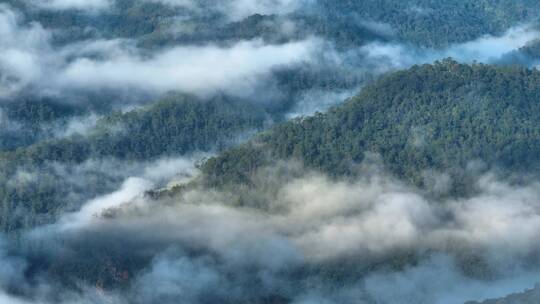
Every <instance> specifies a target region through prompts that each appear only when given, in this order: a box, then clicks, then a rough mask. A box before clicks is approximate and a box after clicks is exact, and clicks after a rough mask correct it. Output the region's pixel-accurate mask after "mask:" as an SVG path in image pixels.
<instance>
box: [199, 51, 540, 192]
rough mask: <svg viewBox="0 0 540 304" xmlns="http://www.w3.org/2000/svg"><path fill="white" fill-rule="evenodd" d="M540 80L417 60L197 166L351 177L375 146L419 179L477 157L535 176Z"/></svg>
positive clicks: (509, 71) (218, 179) (218, 173)
mask: <svg viewBox="0 0 540 304" xmlns="http://www.w3.org/2000/svg"><path fill="white" fill-rule="evenodd" d="M539 81H540V73H539V72H538V71H536V70H528V69H525V68H520V67H512V66H511V67H496V66H489V65H482V64H477V65H472V66H469V65H463V64H459V63H457V62H455V61H453V60H451V59H448V60H444V61H442V62H439V63H435V64H433V65H422V66H415V67H412V68H411V69H409V70H406V71H400V72H396V73H393V74H390V75H387V76H385V77H383V78H382V79H381V80H379V81H377V82H376V83H374V84H372V85H369V86H367V87H366V88H364V89H363V90H362V92H361V93H360V94H359V95H357V96H355V97H352V98H351V99H349V100H348V101H347V102H346V103H345V104H343V105H340V106H336V107H334V108H332V109H330V110H329V111H328V113H324V114H321V113H319V114H316V115H314V116H312V117H306V118H300V119H297V120H294V121H291V122H288V123H285V124H282V125H279V126H276V127H275V128H273V129H271V130H269V131H267V132H265V133H263V134H260V135H259V136H257V137H256V138H255V139H253V140H252V141H251V142H250V143H247V144H244V145H242V146H239V147H236V148H233V149H231V150H228V151H226V152H224V153H223V154H222V155H220V156H218V157H216V158H213V159H211V160H209V161H208V162H207V163H206V164H205V165H204V171H205V173H206V175H207V176H208V178H209V180H210V182H211V183H212V184H218V185H220V184H226V183H230V182H233V183H234V182H240V183H247V182H249V176H250V174H253V173H254V172H256V170H257V169H258V168H260V167H263V166H265V165H268V164H270V163H272V162H274V161H275V159H299V160H300V161H301V162H302V163H304V164H305V165H306V166H308V167H310V168H315V169H318V170H321V171H323V172H325V173H328V174H330V175H333V176H339V175H344V174H345V175H350V174H353V173H354V172H355V166H354V164H359V163H361V162H362V161H363V160H364V158H365V156H366V154H369V153H374V154H377V155H380V156H381V157H382V159H383V163H384V165H385V167H387V168H388V170H390V171H391V172H393V173H394V174H395V175H396V176H399V177H401V178H405V179H406V180H409V181H410V182H412V183H413V184H417V185H422V184H423V183H424V182H425V180H424V178H425V177H424V175H423V174H424V173H425V171H427V170H438V171H441V172H447V171H455V172H454V174H456V176H455V177H458V176H462V175H464V174H466V172H465V171H466V169H467V168H468V166H469V165H471V164H472V163H473V162H475V161H478V162H479V163H481V164H484V165H485V166H487V167H486V168H484V170H487V169H494V168H501V169H504V168H506V169H511V170H512V171H515V170H517V171H520V170H524V171H529V172H535V173H537V172H538V169H539V165H540V163H539V159H538V155H540V154H539V152H540V151H538V148H539V147H540V145H539V144H540V142H539V139H538V138H539V135H540V129H539V128H538V127H537V124H536V123H535V121H537V120H538V119H540V117H538V116H537V113H540V111H539V110H540V108H539V106H540V104H539V103H538V102H537V100H538V98H539V97H540V87H538V86H537V83H539ZM463 181H465V180H464V179H463V178H457V179H456V181H455V182H456V183H459V182H463ZM456 186H457V185H456Z"/></svg>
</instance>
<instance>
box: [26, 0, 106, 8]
mask: <svg viewBox="0 0 540 304" xmlns="http://www.w3.org/2000/svg"><path fill="white" fill-rule="evenodd" d="M112 3H113V1H112V0H34V5H36V6H37V7H39V8H42V9H49V10H70V9H75V10H99V9H104V8H108V7H110V6H111V5H112Z"/></svg>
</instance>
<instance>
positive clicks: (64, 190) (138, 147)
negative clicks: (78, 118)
mask: <svg viewBox="0 0 540 304" xmlns="http://www.w3.org/2000/svg"><path fill="white" fill-rule="evenodd" d="M38 111H39V109H38ZM25 113H27V114H31V113H28V112H25ZM38 113H40V112H38ZM44 113H49V112H44ZM38 115H39V114H38ZM269 119H270V117H267V116H266V114H265V112H264V111H262V110H261V109H259V108H257V107H255V106H254V105H253V104H246V103H243V102H238V101H234V100H227V99H223V98H214V99H213V100H210V101H202V100H199V99H197V98H196V97H193V96H182V95H171V96H168V97H166V98H164V99H163V100H160V101H158V102H156V103H153V104H152V105H150V106H147V107H146V108H142V109H138V110H133V111H128V112H125V113H121V112H116V113H112V114H110V115H107V116H105V117H103V118H101V119H99V120H98V121H97V122H96V125H95V127H93V128H92V129H91V130H90V131H87V132H86V133H85V134H84V135H83V134H74V135H72V136H68V137H65V138H61V139H53V140H47V141H43V142H39V143H36V144H32V145H29V146H27V147H22V148H19V149H16V150H14V151H6V152H2V153H0V167H1V170H0V171H1V172H2V173H1V174H0V175H1V176H0V185H1V187H0V202H1V208H2V212H1V214H2V219H1V221H0V223H1V227H2V229H3V230H4V231H11V230H17V229H20V228H24V227H31V226H34V225H36V224H44V223H47V222H50V221H51V220H53V219H54V218H55V216H56V215H57V214H59V213H61V212H62V211H63V210H64V209H65V208H66V207H74V206H69V204H68V203H69V201H70V200H72V199H73V198H72V197H70V193H73V192H75V193H77V194H78V195H79V196H78V198H77V199H78V200H84V198H85V197H86V198H90V197H91V196H94V195H96V194H99V193H105V192H107V191H111V190H112V189H114V188H115V187H117V186H118V183H119V182H120V181H121V180H119V178H122V177H118V176H116V177H115V176H111V175H108V174H107V173H106V172H100V171H99V170H90V171H88V172H86V173H84V176H80V177H79V178H80V179H81V180H82V181H83V182H81V181H77V180H71V177H69V176H67V177H66V176H62V170H60V171H59V169H58V167H59V166H62V165H64V166H65V165H68V166H77V165H80V164H82V163H84V162H88V161H92V160H99V159H106V160H107V159H117V160H122V161H126V162H130V161H132V162H133V161H142V160H146V161H151V160H153V159H156V158H158V157H167V156H176V155H188V154H190V153H195V152H200V151H210V150H214V151H219V150H222V149H223V148H224V147H227V146H230V145H233V144H234V143H235V142H237V141H240V140H241V139H242V137H246V136H248V134H250V133H254V132H256V131H257V130H260V129H262V128H263V127H264V125H265V124H266V122H267V120H269ZM21 174H23V175H25V174H26V175H29V176H31V178H30V179H29V180H28V181H27V182H18V183H13V180H14V179H17V176H20V175H21Z"/></svg>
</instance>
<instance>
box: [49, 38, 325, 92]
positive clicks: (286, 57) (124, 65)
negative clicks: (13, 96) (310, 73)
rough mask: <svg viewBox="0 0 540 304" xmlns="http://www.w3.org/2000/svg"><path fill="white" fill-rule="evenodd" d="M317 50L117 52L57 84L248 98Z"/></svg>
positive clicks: (257, 46)
mask: <svg viewBox="0 0 540 304" xmlns="http://www.w3.org/2000/svg"><path fill="white" fill-rule="evenodd" d="M316 46H317V41H316V40H306V41H301V42H292V43H288V44H284V45H265V44H263V43H262V42H261V41H242V42H239V43H237V44H235V45H233V46H231V47H227V48H224V47H218V46H213V45H208V46H202V47H199V46H179V47H174V48H172V49H169V50H166V51H163V52H160V53H156V54H153V55H152V56H150V57H144V56H142V55H138V54H133V53H132V52H130V50H128V49H125V50H124V49H116V50H115V52H114V53H113V52H111V53H110V54H109V57H107V58H105V59H97V60H96V59H90V58H81V59H78V60H76V61H74V62H72V63H70V64H68V65H67V66H66V67H65V68H64V69H63V70H61V71H60V74H59V76H58V78H57V79H56V85H57V86H59V87H68V88H69V87H77V88H81V89H99V88H118V87H121V88H134V89H142V90H148V91H155V92H165V91H170V90H180V91H184V92H190V93H196V94H207V93H215V92H217V91H224V92H228V93H232V94H245V95H248V94H249V93H252V92H251V91H250V90H252V89H253V88H254V86H255V85H256V84H257V82H258V81H259V80H260V79H261V78H264V77H266V76H268V75H269V73H270V71H271V70H272V69H273V68H275V67H277V66H280V65H291V64H295V63H300V62H303V61H306V60H309V59H310V55H311V51H312V50H313V49H314V48H315V47H316ZM246 93H247V94H246Z"/></svg>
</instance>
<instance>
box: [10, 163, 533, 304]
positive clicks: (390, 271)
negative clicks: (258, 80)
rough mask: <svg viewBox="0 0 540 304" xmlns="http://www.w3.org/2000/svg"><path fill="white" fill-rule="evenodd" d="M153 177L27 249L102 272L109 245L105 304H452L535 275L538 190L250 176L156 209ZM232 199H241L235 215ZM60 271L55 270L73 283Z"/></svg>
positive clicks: (91, 205)
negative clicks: (430, 190) (443, 194)
mask: <svg viewBox="0 0 540 304" xmlns="http://www.w3.org/2000/svg"><path fill="white" fill-rule="evenodd" d="M184 165H185V164H179V165H177V166H176V165H175V166H176V167H183V166H184ZM163 166H165V167H170V166H171V165H165V164H164V165H163ZM159 167H161V165H160V166H159ZM184 167H185V166H184ZM188 167H189V166H188ZM293 167H294V166H293ZM156 168H157V167H156ZM189 170H192V169H189ZM151 171H155V170H150V171H147V172H146V173H144V174H143V175H138V176H133V177H131V178H128V179H126V180H125V183H124V184H123V186H121V187H120V188H119V190H118V191H116V192H114V193H111V194H109V195H105V196H103V197H100V198H96V199H93V200H91V201H89V202H88V203H87V204H86V205H85V206H83V207H82V208H81V209H80V211H78V212H75V213H73V214H67V215H66V216H65V217H64V218H62V219H61V220H60V221H59V222H58V223H57V224H54V225H52V226H47V227H45V228H37V230H35V231H33V232H31V233H30V234H29V235H28V237H27V238H28V240H29V241H30V242H31V243H34V244H43V246H45V247H44V249H45V251H44V252H43V251H42V250H44V249H39V250H38V251H35V250H37V249H34V251H31V252H32V255H38V256H42V258H43V259H45V262H44V263H45V264H49V263H53V264H54V261H55V259H63V262H64V263H65V265H71V264H72V263H79V262H77V261H78V260H79V259H83V260H84V259H97V260H96V263H98V264H97V265H98V266H97V267H105V266H104V265H103V263H109V262H106V261H107V259H109V258H105V257H107V256H110V259H112V260H113V261H115V260H116V258H115V257H116V255H117V254H120V251H117V249H114V248H118V246H120V247H119V248H122V251H121V252H122V253H121V254H122V256H121V258H120V259H119V260H117V262H116V263H119V264H113V265H111V266H107V267H106V268H105V269H107V271H111V274H110V275H111V276H112V278H116V279H114V280H118V281H119V282H125V283H124V284H127V285H126V286H127V287H128V288H127V289H124V291H119V290H114V289H113V290H109V291H103V292H102V293H101V296H98V298H99V297H102V300H104V299H113V300H111V301H112V302H111V303H158V302H159V303H174V302H175V301H177V300H178V299H180V298H181V299H184V300H185V301H186V303H194V304H195V303H206V302H209V301H210V302H222V303H238V302H241V301H248V300H252V301H264V300H269V299H275V300H276V301H277V300H278V299H280V301H283V302H278V303H359V302H360V303H366V304H368V303H396V304H397V303H404V302H403V301H404V299H407V300H406V301H405V302H407V303H443V304H446V303H448V304H449V303H464V302H465V301H467V300H482V299H486V298H493V297H500V296H503V295H505V294H508V293H511V292H515V291H521V290H524V289H526V288H529V287H532V286H534V284H535V283H536V282H537V281H538V280H540V271H539V270H540V268H539V267H540V264H539V262H540V261H539V260H538V258H537V254H538V252H539V250H540V247H538V246H537V245H536V243H535V239H536V236H537V235H538V233H539V232H540V205H539V204H538V202H539V201H540V199H539V198H540V186H539V185H540V184H539V183H536V182H530V183H528V184H526V185H522V186H512V185H509V184H507V183H505V182H501V181H498V180H497V179H495V178H494V177H493V176H491V175H486V176H483V177H481V178H479V180H478V184H477V187H478V189H479V191H478V193H476V194H475V195H473V196H471V197H468V198H460V199H451V198H450V199H449V198H447V199H443V198H440V199H434V198H431V197H430V196H428V195H425V194H423V192H422V191H419V190H417V189H414V188H411V187H410V186H407V185H405V184H402V183H400V182H398V181H396V180H394V179H393V178H391V177H388V176H385V175H384V173H381V171H377V170H370V171H369V172H371V173H368V172H366V174H364V175H361V177H360V178H357V179H356V180H333V179H330V178H328V177H326V176H324V175H321V174H318V173H314V172H303V173H302V174H300V175H296V174H295V175H291V176H288V177H287V176H286V177H284V176H273V175H272V174H271V175H268V174H267V175H265V177H262V176H261V177H258V179H257V181H256V185H259V186H256V187H255V188H253V189H251V190H250V191H247V192H243V191H244V190H245V189H244V190H241V189H239V190H238V192H228V191H220V190H216V189H205V188H200V187H195V188H192V189H191V190H190V189H189V188H186V189H185V191H184V192H183V193H182V195H180V196H176V197H174V198H166V197H165V198H163V199H161V200H157V201H156V200H152V199H149V198H148V197H147V196H146V195H145V191H146V190H148V189H149V187H150V185H151V184H152V180H153V179H156V177H155V176H157V175H160V174H159V173H157V172H155V173H152V172H151ZM160 171H161V170H160ZM179 171H182V169H179ZM192 172H193V171H190V174H188V176H191V177H193V176H194V175H193V174H192ZM265 172H266V173H268V172H269V171H265ZM270 172H274V171H272V170H270ZM373 172H374V173H373ZM154 174H157V175H154ZM166 175H168V174H165V175H163V176H162V178H163V177H164V176H166ZM152 176H154V177H152ZM293 176H296V177H293ZM158 179H161V178H158ZM263 185H264V186H263ZM243 195H248V196H243ZM239 196H243V197H244V199H247V200H246V202H247V204H245V205H244V206H237V205H236V203H234V202H236V201H237V199H238V197H239ZM55 240H61V241H60V244H57V245H52V244H55V242H56V241H55ZM81 240H87V243H85V244H84V245H82V243H81ZM112 244H116V245H114V246H113V245H112ZM111 246H112V247H111ZM38 248H39V246H38ZM51 250H52V251H51ZM47 252H48V253H47ZM69 252H72V253H74V254H69V255H66V253H69ZM25 255H26V253H23V254H22V256H21V257H19V258H18V259H19V260H21V259H22V261H25V258H24V257H25ZM100 256H102V257H100ZM102 259H105V260H102ZM123 261H138V262H137V263H136V264H137V265H139V266H133V265H132V266H129V267H128V266H127V265H123V263H124V262H123ZM25 263H30V264H31V262H26V261H25V262H24V263H23V264H22V265H25ZM74 265H75V264H74ZM122 265H123V266H122ZM128 265H129V264H128ZM28 267H30V266H28ZM66 267H67V268H66V269H64V270H62V271H64V272H61V274H62V275H67V276H70V275H74V274H73V273H70V270H69V269H70V268H69V267H70V266H66ZM130 267H135V268H130ZM23 269H25V267H23ZM111 269H115V270H111ZM65 271H67V273H66V272H65ZM15 273H17V271H15ZM52 274H53V273H49V272H47V271H45V272H43V273H41V274H40V276H42V277H44V278H48V279H47V280H45V281H44V282H47V283H44V284H47V285H48V286H56V287H55V288H56V289H55V288H53V290H55V292H61V293H69V292H70V291H69V290H70V289H69V288H66V287H60V289H59V290H58V288H59V287H58V285H55V283H54V284H53V282H54V275H52ZM51 275H52V276H51ZM105 277H107V276H105ZM51 280H52V281H51ZM80 284H82V285H83V286H84V285H86V287H85V288H84V289H83V290H86V291H83V292H82V293H79V296H80V297H82V298H86V297H90V296H92V297H93V296H95V295H94V294H93V293H92V292H91V291H92V290H95V288H94V287H90V286H91V285H92V284H94V282H92V281H91V280H90V281H86V282H85V281H81V283H80ZM100 288H101V287H100ZM98 290H100V289H99V288H98ZM29 292H30V294H32V292H33V291H32V288H30V291H29ZM49 296H50V295H47V294H46V293H45V294H43V296H42V297H43V299H44V300H43V302H44V303H48V302H49V300H47V298H48V297H49Z"/></svg>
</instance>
